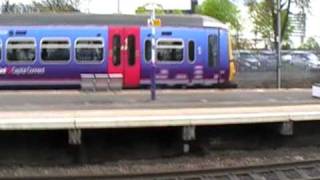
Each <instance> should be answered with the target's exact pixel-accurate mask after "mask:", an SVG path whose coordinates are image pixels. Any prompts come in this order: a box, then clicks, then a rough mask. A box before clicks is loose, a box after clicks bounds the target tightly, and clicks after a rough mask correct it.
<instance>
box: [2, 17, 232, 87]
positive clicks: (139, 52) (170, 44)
mask: <svg viewBox="0 0 320 180" xmlns="http://www.w3.org/2000/svg"><path fill="white" fill-rule="evenodd" d="M159 18H160V19H161V21H162V25H161V27H157V28H156V39H157V40H156V79H157V84H163V85H186V86H193V85H217V84H227V83H231V82H233V80H234V78H235V65H234V62H233V58H232V52H231V51H232V50H231V43H230V38H229V32H228V28H227V27H226V26H225V25H224V24H223V23H221V22H219V21H217V20H215V19H212V18H209V17H205V16H200V15H183V16H182V15H175V16H173V15H163V16H159ZM147 22H148V16H143V15H85V14H62V15H56V14H55V15H53V14H52V15H51V14H32V15H23V16H21V15H1V16H0V47H1V48H0V52H1V53H0V86H23V85H27V86H42V85H48V86H61V85H76V86H77V85H79V84H80V77H81V74H115V73H117V74H119V73H121V74H122V76H123V87H124V88H138V87H140V86H142V85H149V84H150V73H151V67H152V65H151V49H152V45H151V28H150V27H149V26H148V24H147Z"/></svg>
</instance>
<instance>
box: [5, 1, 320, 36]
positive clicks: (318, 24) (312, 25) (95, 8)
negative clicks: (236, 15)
mask: <svg viewBox="0 0 320 180" xmlns="http://www.w3.org/2000/svg"><path fill="white" fill-rule="evenodd" d="M31 1H32V0H10V2H12V3H30V2H31ZM198 1H199V3H202V2H203V1H204V0H198ZM233 1H235V2H237V1H241V0H233ZM150 2H156V3H159V4H162V6H163V7H164V8H165V9H176V8H180V9H190V6H191V4H190V0H119V3H120V12H121V13H124V14H134V12H135V9H136V8H137V7H138V6H142V5H145V4H147V3H150ZM236 4H237V3H236ZM117 7H118V0H82V4H81V6H80V9H81V11H83V12H90V13H98V14H113V13H117V11H118V8H117ZM238 7H239V9H240V10H241V17H242V20H241V22H243V24H244V25H243V26H244V27H245V29H244V36H246V37H247V36H252V27H253V26H252V23H251V22H250V18H249V15H248V12H247V9H246V8H245V7H244V6H242V5H238ZM317 7H320V0H311V10H310V12H308V15H307V32H306V35H307V37H315V38H316V39H317V40H318V41H319V42H320V20H319V19H320V11H319V10H317Z"/></svg>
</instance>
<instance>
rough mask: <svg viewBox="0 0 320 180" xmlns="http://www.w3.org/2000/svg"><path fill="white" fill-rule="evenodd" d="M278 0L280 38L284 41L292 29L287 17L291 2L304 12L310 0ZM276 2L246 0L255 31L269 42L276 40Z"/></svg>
mask: <svg viewBox="0 0 320 180" xmlns="http://www.w3.org/2000/svg"><path fill="white" fill-rule="evenodd" d="M278 1H280V4H281V39H282V40H285V41H286V40H289V39H290V34H291V33H292V32H293V30H294V27H293V26H292V25H291V23H290V19H289V14H290V12H291V9H292V7H293V6H292V3H295V4H296V7H298V8H299V9H300V11H301V12H304V11H305V9H307V8H309V5H310V0H278ZM276 3H277V0H246V4H247V5H248V7H249V11H250V16H251V18H252V19H253V23H254V28H255V31H256V32H258V33H260V34H261V35H262V36H263V37H264V38H266V39H269V40H270V42H276V37H277V34H278V32H277V14H276V12H277V10H276ZM301 23H302V22H301ZM272 39H273V41H272ZM275 47H276V44H275Z"/></svg>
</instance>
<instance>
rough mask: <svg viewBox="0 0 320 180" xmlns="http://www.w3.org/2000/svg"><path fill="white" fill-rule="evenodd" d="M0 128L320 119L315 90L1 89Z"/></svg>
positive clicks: (50, 128)
mask: <svg viewBox="0 0 320 180" xmlns="http://www.w3.org/2000/svg"><path fill="white" fill-rule="evenodd" d="M0 117H1V118H0V130H64V129H65V130H70V129H104V128H141V127H170V126H176V127H178V126H179V127H180V126H208V125H227V124H254V123H274V122H299V121H317V120H320V100H319V99H316V98H313V97H312V92H311V89H290V90H286V89H284V90H272V89H268V90H267V89H256V90H244V89H236V90H209V89H200V90H186V89H182V90H158V91H157V100H156V101H154V102H153V101H150V92H149V90H127V91H119V92H104V93H101V92H97V93H84V92H80V91H75V90H68V91H64V90H62V91H61V90H57V91H43V90H36V91H0Z"/></svg>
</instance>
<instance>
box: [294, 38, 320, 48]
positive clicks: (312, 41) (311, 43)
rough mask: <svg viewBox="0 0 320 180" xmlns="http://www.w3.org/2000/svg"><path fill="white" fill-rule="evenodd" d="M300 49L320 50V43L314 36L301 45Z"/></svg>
mask: <svg viewBox="0 0 320 180" xmlns="http://www.w3.org/2000/svg"><path fill="white" fill-rule="evenodd" d="M299 49H303V50H315V51H319V50H320V45H319V43H318V42H317V41H316V40H315V39H314V38H313V37H310V38H308V40H307V41H306V42H305V43H304V44H302V45H301V46H300V47H299Z"/></svg>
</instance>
